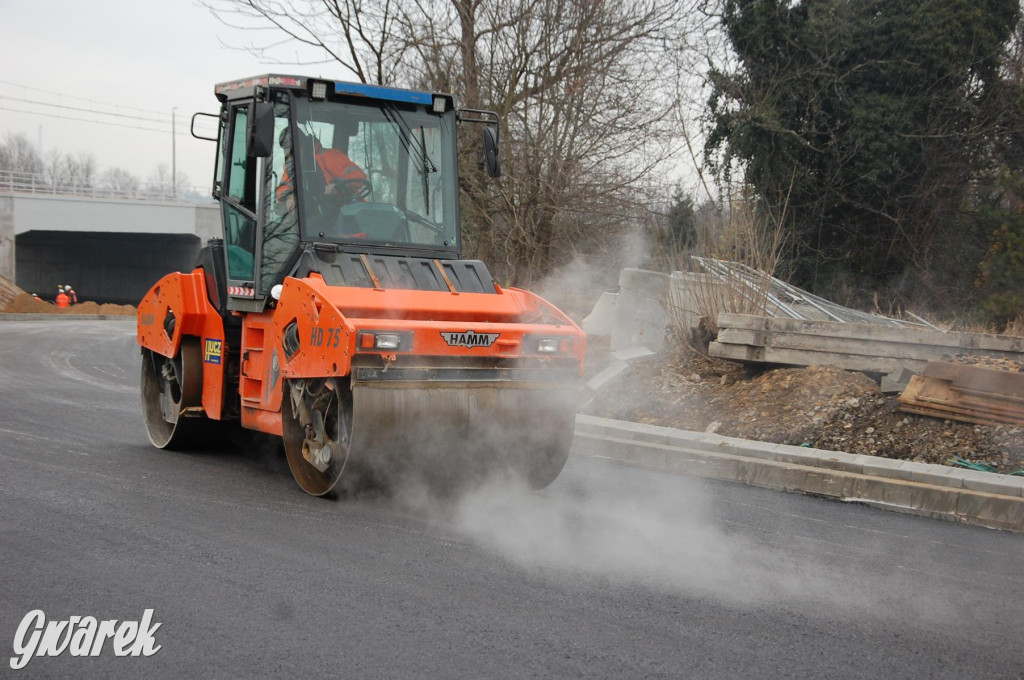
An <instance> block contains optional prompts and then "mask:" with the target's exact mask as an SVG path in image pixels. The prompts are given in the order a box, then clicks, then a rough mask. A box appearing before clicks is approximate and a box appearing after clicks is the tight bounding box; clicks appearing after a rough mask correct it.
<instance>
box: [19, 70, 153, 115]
mask: <svg viewBox="0 0 1024 680" xmlns="http://www.w3.org/2000/svg"><path fill="white" fill-rule="evenodd" d="M0 85H10V86H12V87H20V88H23V89H26V90H32V91H33V92H42V93H44V94H52V95H56V96H58V97H67V98H68V99H78V100H80V101H84V102H89V103H90V104H99V105H100V106H111V107H114V108H118V109H129V110H132V111H138V112H140V113H152V114H155V115H158V116H165V117H166V116H167V112H166V111H153V110H152V109H142V108H139V107H137V106H123V105H121V104H110V103H108V102H101V101H97V100H95V99H88V98H86V97H76V96H75V95H71V94H64V93H63V92H57V91H55V90H45V89H43V88H39V87H32V86H31V85H22V84H21V83H12V82H11V81H9V80H0ZM168 122H169V121H168Z"/></svg>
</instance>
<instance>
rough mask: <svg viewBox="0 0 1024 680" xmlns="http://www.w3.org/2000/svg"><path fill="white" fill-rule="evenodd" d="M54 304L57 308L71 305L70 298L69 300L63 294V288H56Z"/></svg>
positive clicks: (65, 294) (66, 295)
mask: <svg viewBox="0 0 1024 680" xmlns="http://www.w3.org/2000/svg"><path fill="white" fill-rule="evenodd" d="M56 302H57V306H58V307H67V306H68V305H70V304H71V298H69V297H68V294H67V293H65V292H64V286H57V300H56Z"/></svg>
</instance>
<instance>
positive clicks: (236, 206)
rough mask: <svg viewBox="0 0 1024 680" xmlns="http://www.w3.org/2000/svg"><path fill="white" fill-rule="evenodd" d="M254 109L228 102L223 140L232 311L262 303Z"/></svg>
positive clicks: (223, 194) (224, 213)
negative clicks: (258, 284)
mask: <svg viewBox="0 0 1024 680" xmlns="http://www.w3.org/2000/svg"><path fill="white" fill-rule="evenodd" d="M252 108H253V105H252V102H243V103H238V104H232V105H229V106H228V111H227V125H225V126H224V136H223V138H222V139H221V146H222V150H221V153H222V160H223V165H224V168H223V170H224V175H223V179H222V181H221V192H220V193H221V195H220V205H221V220H222V224H223V228H224V256H225V259H226V262H225V264H226V268H225V270H226V271H227V284H228V291H227V292H228V305H227V306H228V309H229V310H236V309H237V310H247V311H258V310H260V309H262V303H263V299H262V298H259V299H257V294H256V282H257V281H258V280H259V263H260V253H259V244H260V236H259V224H260V220H259V215H258V212H257V210H258V208H257V206H258V202H257V191H256V189H257V182H256V179H257V177H258V176H259V172H258V167H257V166H258V165H259V163H260V159H258V158H256V157H254V156H250V155H249V151H248V144H247V142H248V137H249V124H250V116H251V115H252Z"/></svg>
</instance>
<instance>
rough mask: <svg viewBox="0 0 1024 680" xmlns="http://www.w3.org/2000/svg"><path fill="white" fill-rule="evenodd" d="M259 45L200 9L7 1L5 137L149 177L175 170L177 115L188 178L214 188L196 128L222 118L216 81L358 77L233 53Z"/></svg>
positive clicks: (96, 1) (0, 115) (0, 94)
mask: <svg viewBox="0 0 1024 680" xmlns="http://www.w3.org/2000/svg"><path fill="white" fill-rule="evenodd" d="M257 41H258V39H257V38H256V37H254V36H253V34H252V33H251V32H250V33H245V32H243V31H239V30H236V29H231V28H228V27H226V26H224V25H223V24H222V23H220V22H219V21H218V20H217V19H216V17H214V16H212V15H211V14H210V12H209V10H207V9H205V8H203V7H198V6H196V5H195V4H193V3H192V2H191V0H162V1H161V0H82V1H76V0H60V1H58V0H0V45H2V46H3V47H2V48H0V55H2V62H0V63H3V69H2V70H0V138H3V137H5V136H6V135H7V134H8V133H18V132H21V133H24V134H26V135H27V136H28V137H29V139H30V140H31V141H32V142H33V143H34V144H38V143H39V141H40V139H41V140H42V147H43V152H44V154H45V153H46V152H47V151H49V150H50V149H59V150H60V151H62V152H72V153H78V152H87V153H91V154H93V156H95V158H96V162H97V165H98V168H99V170H100V171H101V172H102V171H103V170H106V169H109V168H112V167H119V168H124V169H125V170H129V171H131V172H132V173H134V174H136V175H138V176H140V177H141V178H142V179H143V180H145V179H146V178H147V177H148V176H149V175H151V174H152V173H153V172H154V170H155V169H156V167H157V165H158V164H159V163H164V164H166V165H167V166H168V169H169V168H170V167H171V160H172V144H171V139H172V136H171V112H172V109H173V108H174V107H177V111H176V114H175V118H176V122H177V131H178V134H177V135H176V139H177V144H176V146H177V152H176V158H177V170H178V173H179V177H180V176H181V174H184V175H187V177H188V183H189V184H190V185H199V186H203V187H205V186H207V185H209V183H210V179H211V177H212V175H213V156H214V148H215V147H214V144H213V143H212V142H203V141H199V140H196V139H193V138H192V136H191V135H190V134H189V131H188V126H189V123H190V120H191V117H192V114H193V113H195V112H197V111H204V112H209V113H216V112H217V110H218V104H217V100H216V98H215V97H214V95H213V87H214V85H215V84H216V83H218V82H222V81H227V80H235V79H238V78H243V77H247V76H253V75H258V74H260V73H266V72H277V73H281V72H284V73H298V74H303V75H305V74H311V75H322V76H325V77H334V78H338V79H347V78H349V77H350V76H349V74H347V73H345V72H344V70H343V69H342V68H341V67H340V66H326V67H325V66H317V67H310V66H281V65H270V64H267V63H262V62H261V61H260V60H259V59H257V58H256V57H254V56H252V55H250V54H248V53H247V52H245V51H241V50H237V49H230V48H228V47H225V46H224V44H227V45H234V46H240V45H244V44H246V43H247V42H257ZM12 109H14V110H17V111H27V112H31V113H20V112H15V111H12ZM97 112H109V113H117V114H119V115H118V116H111V115H102V114H100V113H97ZM44 114H45V115H44ZM86 121H94V122H86ZM95 121H100V122H95Z"/></svg>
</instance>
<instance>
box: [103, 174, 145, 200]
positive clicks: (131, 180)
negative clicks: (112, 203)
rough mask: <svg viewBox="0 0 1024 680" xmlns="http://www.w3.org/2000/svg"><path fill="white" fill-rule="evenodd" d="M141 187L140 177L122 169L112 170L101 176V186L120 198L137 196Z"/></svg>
mask: <svg viewBox="0 0 1024 680" xmlns="http://www.w3.org/2000/svg"><path fill="white" fill-rule="evenodd" d="M140 185H141V182H140V181H139V178H138V177H136V176H135V175H133V174H132V173H131V172H129V171H127V170H124V169H122V168H110V169H109V170H107V171H106V172H104V173H103V174H102V175H101V176H100V186H101V187H103V188H104V189H108V190H109V191H110V192H111V193H114V194H117V195H119V196H124V197H131V196H134V195H136V194H137V193H139V187H140Z"/></svg>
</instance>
